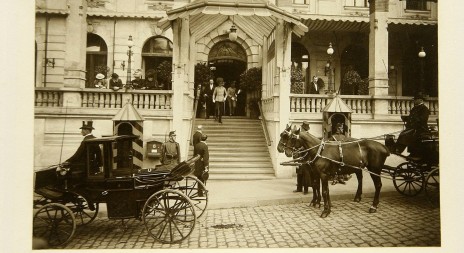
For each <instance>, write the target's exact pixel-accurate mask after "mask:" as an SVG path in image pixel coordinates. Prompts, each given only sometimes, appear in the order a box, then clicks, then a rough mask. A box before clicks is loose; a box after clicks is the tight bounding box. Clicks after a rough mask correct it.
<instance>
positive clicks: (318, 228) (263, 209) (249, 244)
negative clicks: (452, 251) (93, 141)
mask: <svg viewBox="0 0 464 253" xmlns="http://www.w3.org/2000/svg"><path fill="white" fill-rule="evenodd" d="M371 202H372V199H371V198H365V199H363V200H362V202H361V203H355V202H352V201H350V200H337V201H332V205H333V207H332V213H331V214H330V215H329V217H327V218H325V219H322V218H319V215H320V212H321V210H322V209H317V208H313V207H308V206H307V204H306V203H298V204H286V205H270V206H258V207H244V208H228V209H216V210H208V211H207V213H206V214H205V215H204V216H203V217H201V218H200V221H199V222H198V223H197V225H196V226H195V229H194V231H193V233H192V234H191V235H190V237H189V238H187V239H186V240H184V241H183V242H181V243H178V244H172V245H170V244H161V243H158V242H155V240H154V239H153V238H151V237H150V236H149V235H148V233H147V232H146V230H145V227H144V225H143V223H142V222H141V221H138V220H135V219H131V220H129V221H128V222H127V229H126V230H125V231H124V230H123V229H122V227H121V222H120V221H116V220H109V219H107V218H101V217H98V218H97V219H96V220H95V221H93V222H92V223H90V224H88V225H87V226H85V227H81V228H78V229H77V231H76V233H75V235H74V237H73V239H72V240H71V242H70V243H69V244H68V245H67V246H66V247H64V248H66V249H145V248H155V249H187V248H189V249H198V248H212V249H215V248H305V247H311V248H312V247H316V248H321V247H323V248H330V247H409V246H440V244H441V238H440V210H439V208H432V207H430V206H429V204H428V202H427V200H426V199H425V198H424V197H422V196H418V197H414V198H408V197H403V196H392V197H385V198H382V199H381V202H380V205H379V209H378V212H377V213H374V214H369V213H368V209H369V207H370V205H371Z"/></svg>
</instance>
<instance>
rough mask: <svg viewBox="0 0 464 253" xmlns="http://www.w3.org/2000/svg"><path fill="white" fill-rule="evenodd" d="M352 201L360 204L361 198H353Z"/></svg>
mask: <svg viewBox="0 0 464 253" xmlns="http://www.w3.org/2000/svg"><path fill="white" fill-rule="evenodd" d="M353 201H354V202H358V203H359V202H361V197H355V198H354V200H353Z"/></svg>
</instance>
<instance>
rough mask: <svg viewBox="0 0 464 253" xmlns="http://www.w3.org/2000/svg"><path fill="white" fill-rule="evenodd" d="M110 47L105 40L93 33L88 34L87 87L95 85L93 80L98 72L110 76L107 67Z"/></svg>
mask: <svg viewBox="0 0 464 253" xmlns="http://www.w3.org/2000/svg"><path fill="white" fill-rule="evenodd" d="M107 57H108V47H107V46H106V43H105V41H104V40H103V39H102V38H101V37H100V36H98V35H96V34H93V33H88V34H87V59H86V66H85V68H86V74H85V76H86V84H85V87H86V88H90V87H95V86H94V85H93V82H94V81H95V76H96V75H97V74H98V73H101V74H103V75H105V78H108V73H107V72H108V67H107V65H106V64H107Z"/></svg>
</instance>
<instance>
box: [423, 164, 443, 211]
mask: <svg viewBox="0 0 464 253" xmlns="http://www.w3.org/2000/svg"><path fill="white" fill-rule="evenodd" d="M439 172H440V171H439V168H436V169H433V170H432V171H430V173H429V174H428V175H427V178H426V180H425V194H426V195H427V198H428V200H429V201H430V203H431V204H432V205H433V206H434V207H439V206H440V173H439Z"/></svg>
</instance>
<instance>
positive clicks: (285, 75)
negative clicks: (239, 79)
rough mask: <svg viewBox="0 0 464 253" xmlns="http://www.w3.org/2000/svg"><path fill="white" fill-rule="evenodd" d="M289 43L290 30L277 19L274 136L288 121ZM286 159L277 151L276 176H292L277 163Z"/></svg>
mask: <svg viewBox="0 0 464 253" xmlns="http://www.w3.org/2000/svg"><path fill="white" fill-rule="evenodd" d="M291 44H292V30H291V29H290V27H289V25H288V24H287V23H285V22H284V21H283V20H279V22H278V24H277V27H276V36H275V46H276V66H277V70H278V71H279V73H277V74H278V75H279V78H278V80H279V83H278V84H276V86H275V87H274V93H277V94H278V97H277V100H278V101H277V106H276V111H277V112H278V115H279V119H280V121H279V124H278V127H277V128H276V130H277V133H275V136H279V134H280V133H281V132H282V131H283V130H284V129H285V127H286V125H287V123H289V121H290V77H291V71H290V65H291V64H292V63H291ZM276 141H277V139H276ZM287 160H288V158H287V157H286V156H285V155H284V154H281V153H278V155H277V163H276V165H277V170H276V177H278V178H290V177H291V176H292V173H293V172H292V171H293V170H292V169H289V168H286V167H283V166H281V165H279V164H280V163H281V162H283V161H287Z"/></svg>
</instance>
